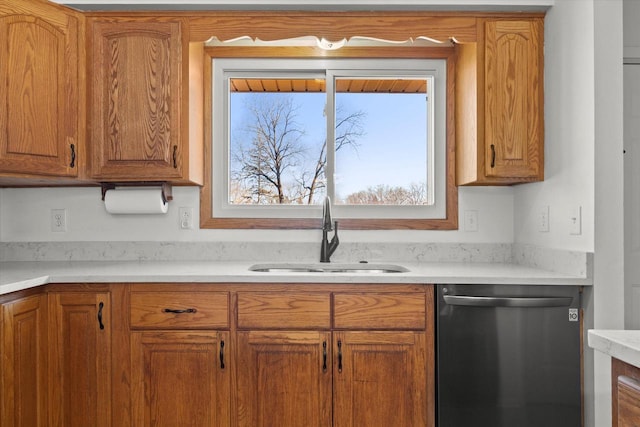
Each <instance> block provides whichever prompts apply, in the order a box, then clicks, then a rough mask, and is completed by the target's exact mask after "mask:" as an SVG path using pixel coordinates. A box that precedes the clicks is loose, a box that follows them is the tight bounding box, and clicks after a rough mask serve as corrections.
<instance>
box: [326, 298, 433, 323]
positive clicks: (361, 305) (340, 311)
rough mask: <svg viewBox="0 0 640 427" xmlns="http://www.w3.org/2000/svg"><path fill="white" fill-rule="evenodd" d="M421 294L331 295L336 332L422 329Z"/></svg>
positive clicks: (424, 308)
mask: <svg viewBox="0 0 640 427" xmlns="http://www.w3.org/2000/svg"><path fill="white" fill-rule="evenodd" d="M425 298H426V295H425V294H424V293H417V292H416V293H395V294H394V293H382V292H380V293H378V292H367V293H335V294H334V295H333V315H334V320H333V327H334V328H336V329H369V330H372V329H378V330H379V329H409V330H422V329H425V326H426V316H425V310H426V301H425Z"/></svg>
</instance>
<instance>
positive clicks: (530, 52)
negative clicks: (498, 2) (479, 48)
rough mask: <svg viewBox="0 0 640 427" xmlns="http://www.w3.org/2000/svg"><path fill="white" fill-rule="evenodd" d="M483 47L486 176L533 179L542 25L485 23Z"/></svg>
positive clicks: (538, 162) (537, 159) (538, 163)
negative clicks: (484, 42) (484, 43)
mask: <svg viewBox="0 0 640 427" xmlns="http://www.w3.org/2000/svg"><path fill="white" fill-rule="evenodd" d="M485 31H486V45H485V76H486V77H485V78H486V89H485V135H486V137H485V156H486V158H485V173H486V175H487V176H493V177H514V178H516V177H521V178H527V177H530V178H536V177H538V175H539V174H540V171H541V167H542V154H543V153H542V152H541V151H542V147H543V145H542V142H541V141H542V140H543V139H542V138H543V136H542V132H543V127H542V120H543V117H542V112H541V108H542V100H541V96H542V95H541V94H542V84H543V81H542V78H543V74H542V71H541V70H542V59H541V53H542V41H541V38H542V23H541V21H490V22H487V23H486V27H485Z"/></svg>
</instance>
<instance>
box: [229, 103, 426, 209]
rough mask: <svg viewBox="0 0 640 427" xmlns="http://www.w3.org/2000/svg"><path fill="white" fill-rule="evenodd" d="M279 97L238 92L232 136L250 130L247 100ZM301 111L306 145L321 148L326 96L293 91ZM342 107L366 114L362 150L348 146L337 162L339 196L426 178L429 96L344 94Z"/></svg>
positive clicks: (420, 180) (297, 119) (342, 150)
mask: <svg viewBox="0 0 640 427" xmlns="http://www.w3.org/2000/svg"><path fill="white" fill-rule="evenodd" d="M257 95H259V96H263V95H264V96H278V95H280V96H282V95H283V94H273V93H234V94H233V98H232V99H233V102H232V104H231V123H230V124H231V129H232V133H233V132H236V131H237V130H238V129H242V128H243V126H246V125H245V123H246V120H250V114H249V113H248V112H247V111H246V107H245V105H246V102H247V100H248V99H250V98H251V97H255V96H257ZM286 95H289V96H293V97H294V103H295V104H296V105H297V106H298V107H299V110H298V111H297V116H296V122H297V123H299V124H300V125H301V127H302V128H304V129H305V137H304V141H305V143H308V144H316V145H317V146H318V147H319V146H320V144H321V143H322V141H323V140H324V137H325V127H326V125H325V118H324V115H323V111H324V104H325V100H326V95H325V94H324V93H293V94H286ZM336 103H337V104H338V105H342V106H343V107H344V109H345V111H351V112H352V111H363V112H365V114H366V116H365V118H364V121H363V124H362V127H363V130H364V132H365V134H364V135H363V136H362V137H361V138H359V140H358V144H359V147H358V149H357V151H356V150H354V149H352V148H350V147H345V148H343V149H341V150H340V151H338V153H337V160H336V187H337V188H336V193H337V195H339V196H343V197H344V196H346V195H348V194H350V193H352V192H355V191H358V190H364V189H366V188H367V187H370V186H376V185H379V184H385V185H390V186H405V187H406V186H408V185H410V184H411V183H418V182H424V181H425V180H426V170H425V168H426V166H425V165H426V143H425V141H426V126H425V118H426V101H425V95H424V94H372V93H364V94H360V93H357V94H351V93H339V94H338V95H337V99H336Z"/></svg>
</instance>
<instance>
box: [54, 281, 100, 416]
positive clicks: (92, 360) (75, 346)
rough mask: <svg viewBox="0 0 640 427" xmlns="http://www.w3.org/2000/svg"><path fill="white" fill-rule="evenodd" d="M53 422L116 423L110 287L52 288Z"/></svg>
mask: <svg viewBox="0 0 640 427" xmlns="http://www.w3.org/2000/svg"><path fill="white" fill-rule="evenodd" d="M49 312H50V329H49V331H50V335H49V341H50V351H49V357H50V369H49V372H50V373H49V381H50V382H49V396H50V402H51V405H50V407H51V410H50V413H51V416H50V418H51V420H50V425H53V426H65V427H73V426H78V427H85V426H88V425H91V426H95V427H101V426H104V427H108V426H111V403H110V402H111V326H110V323H111V301H110V294H109V293H108V292H53V293H51V294H50V295H49Z"/></svg>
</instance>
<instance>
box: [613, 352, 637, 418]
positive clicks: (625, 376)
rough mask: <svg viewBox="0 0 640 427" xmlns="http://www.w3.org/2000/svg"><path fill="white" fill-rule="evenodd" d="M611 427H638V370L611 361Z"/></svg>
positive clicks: (618, 361)
mask: <svg viewBox="0 0 640 427" xmlns="http://www.w3.org/2000/svg"><path fill="white" fill-rule="evenodd" d="M611 391H612V399H611V402H612V407H613V408H612V409H613V410H612V423H611V424H612V427H637V426H640V368H637V367H635V366H632V365H629V364H627V363H625V362H622V361H621V360H618V359H615V358H612V359H611Z"/></svg>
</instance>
